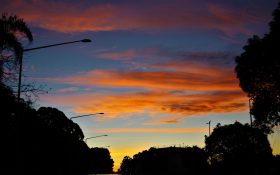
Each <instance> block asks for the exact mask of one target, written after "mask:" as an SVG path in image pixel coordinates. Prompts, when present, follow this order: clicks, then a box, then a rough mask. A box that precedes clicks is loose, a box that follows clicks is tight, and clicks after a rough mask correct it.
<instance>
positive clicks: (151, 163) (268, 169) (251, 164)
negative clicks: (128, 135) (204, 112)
mask: <svg viewBox="0 0 280 175" xmlns="http://www.w3.org/2000/svg"><path fill="white" fill-rule="evenodd" d="M205 144H206V146H205V148H203V149H202V148H198V147H196V146H194V147H167V148H150V149H149V150H145V151H143V152H140V153H138V154H136V155H134V156H133V158H130V157H128V156H125V157H124V159H123V161H122V163H121V166H120V169H119V172H120V173H121V174H122V175H146V174H160V175H205V174H210V175H225V174H226V175H248V174H250V175H274V174H277V173H278V171H279V168H278V167H279V165H280V156H273V155H272V150H271V147H270V145H269V142H268V139H267V137H266V135H265V134H263V132H262V131H261V130H260V129H256V128H252V127H250V126H249V125H247V124H246V125H243V124H241V123H238V122H236V123H234V124H230V125H225V126H221V125H217V126H216V128H215V129H214V131H213V133H212V134H211V135H210V136H209V137H206V138H205Z"/></svg>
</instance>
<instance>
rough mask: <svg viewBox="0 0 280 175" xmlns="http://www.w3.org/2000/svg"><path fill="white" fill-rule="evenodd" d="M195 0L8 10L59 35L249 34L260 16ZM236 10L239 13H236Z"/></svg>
mask: <svg viewBox="0 0 280 175" xmlns="http://www.w3.org/2000/svg"><path fill="white" fill-rule="evenodd" d="M201 3H202V5H201V6H197V5H194V4H195V1H188V2H185V1H179V0H177V2H173V1H172V2H171V1H170V2H167V1H165V2H161V3H159V2H154V3H153V2H148V1H143V2H142V3H141V2H137V3H135V4H133V3H128V4H113V3H107V2H104V3H98V4H94V5H88V6H86V7H83V6H82V5H80V4H79V3H78V2H72V3H69V2H67V3H66V2H57V1H33V2H27V1H23V0H18V1H17V3H14V2H12V1H11V2H10V1H9V2H8V3H6V4H5V6H4V7H3V10H6V11H16V12H17V14H18V15H20V16H21V17H23V18H24V19H25V20H26V21H27V22H28V23H31V24H33V25H36V26H40V27H43V28H46V29H50V30H56V31H60V32H80V31H112V30H130V29H139V30H142V29H144V30H153V29H160V30H164V29H172V28H184V29H194V28H195V29H206V30H207V29H214V30H219V31H223V32H224V33H226V34H228V35H233V34H237V33H245V34H247V33H250V29H249V28H247V27H246V26H247V25H248V23H250V24H251V23H258V22H259V21H260V17H257V16H253V15H251V14H248V12H247V11H244V10H242V9H241V10H240V9H231V8H230V7H226V6H221V5H215V4H210V3H206V2H203V1H202V2H201ZM236 10H237V11H236Z"/></svg>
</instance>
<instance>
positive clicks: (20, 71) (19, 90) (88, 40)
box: [17, 39, 91, 102]
mask: <svg viewBox="0 0 280 175" xmlns="http://www.w3.org/2000/svg"><path fill="white" fill-rule="evenodd" d="M78 42H83V43H89V42H91V40H90V39H82V40H76V41H70V42H64V43H58V44H51V45H46V46H39V47H34V48H30V49H23V52H29V51H32V50H37V49H43V48H47V47H54V46H60V45H65V44H71V43H78ZM23 52H22V53H21V55H20V58H19V75H18V76H19V77H18V94H17V95H18V96H17V99H18V102H19V100H20V92H21V74H22V57H23Z"/></svg>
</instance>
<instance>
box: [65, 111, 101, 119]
mask: <svg viewBox="0 0 280 175" xmlns="http://www.w3.org/2000/svg"><path fill="white" fill-rule="evenodd" d="M98 114H101V115H102V114H104V113H103V112H99V113H94V114H85V115H78V116H74V117H70V120H72V119H73V118H80V117H86V116H91V115H98Z"/></svg>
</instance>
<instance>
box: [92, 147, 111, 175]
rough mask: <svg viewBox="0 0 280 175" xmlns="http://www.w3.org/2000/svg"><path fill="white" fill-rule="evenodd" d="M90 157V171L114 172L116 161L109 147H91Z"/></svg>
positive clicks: (100, 172) (99, 172)
mask: <svg viewBox="0 0 280 175" xmlns="http://www.w3.org/2000/svg"><path fill="white" fill-rule="evenodd" d="M88 158H89V162H88V163H89V164H88V165H89V172H90V173H95V174H110V173H112V172H113V166H114V161H113V159H112V158H111V155H110V152H109V150H108V149H107V148H91V149H90V151H89V153H88Z"/></svg>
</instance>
